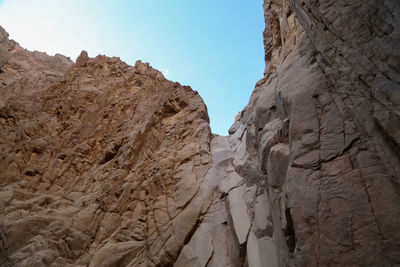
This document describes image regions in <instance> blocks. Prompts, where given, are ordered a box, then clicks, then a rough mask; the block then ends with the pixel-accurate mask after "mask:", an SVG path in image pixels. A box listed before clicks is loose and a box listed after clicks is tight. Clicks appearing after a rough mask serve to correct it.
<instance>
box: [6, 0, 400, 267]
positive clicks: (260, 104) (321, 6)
mask: <svg viewBox="0 0 400 267" xmlns="http://www.w3.org/2000/svg"><path fill="white" fill-rule="evenodd" d="M263 7H264V13H265V22H266V28H265V31H264V45H265V59H266V69H265V76H264V78H263V79H261V80H260V81H259V82H258V83H257V84H256V87H255V89H254V91H253V94H252V96H251V98H250V100H249V104H248V105H247V106H246V107H245V108H244V110H243V111H242V112H240V113H239V114H238V116H237V118H236V119H235V123H234V124H233V126H232V127H231V129H230V130H229V132H230V136H225V137H223V136H216V135H211V133H210V129H209V121H208V115H207V110H206V107H205V105H204V103H203V101H202V100H201V98H200V96H199V95H198V94H197V92H195V91H192V90H191V89H190V88H189V87H186V86H181V85H180V84H178V83H173V82H170V81H167V80H166V79H165V78H164V77H163V75H162V74H161V73H160V72H159V71H157V70H154V69H153V68H151V67H150V66H149V65H148V64H144V63H141V62H140V61H138V62H137V63H136V65H135V66H133V67H132V66H129V65H127V64H125V63H124V62H122V61H120V60H119V59H118V58H108V57H105V56H97V57H96V58H88V55H87V53H86V52H82V54H81V55H80V56H79V57H78V59H77V60H76V63H73V62H72V61H71V60H69V59H68V58H66V57H64V56H61V55H56V56H55V57H50V56H48V55H46V54H43V53H39V52H29V51H26V50H24V49H22V48H20V47H19V45H18V44H17V43H15V42H14V41H11V40H9V39H8V38H7V37H8V35H7V33H6V32H5V31H4V30H3V29H2V28H1V27H0V70H1V71H0V93H1V94H2V98H1V99H0V214H1V215H0V265H2V266H171V265H174V266H177V267H179V266H209V267H210V266H250V267H258V266H271V267H272V266H381V265H385V266H386V265H388V266H392V265H395V264H399V263H400V228H399V222H400V209H399V207H400V156H399V155H400V109H399V105H400V79H399V77H400V66H399V64H400V50H399V49H398V47H400V41H399V40H400V28H399V25H400V4H399V2H398V1H396V0H385V1H372V0H362V1H361V0H353V1H350V0H338V1H328V0H319V1H318V0H317V1H315V0H313V1H311V0H310V1H308V0H264V5H263Z"/></svg>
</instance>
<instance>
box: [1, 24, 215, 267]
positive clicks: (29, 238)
mask: <svg viewBox="0 0 400 267" xmlns="http://www.w3.org/2000/svg"><path fill="white" fill-rule="evenodd" d="M1 36H2V41H1V43H0V51H1V57H2V58H1V60H2V62H3V63H2V66H1V74H0V83H1V86H0V88H1V89H0V90H1V92H2V99H1V100H0V159H1V160H0V186H1V187H0V188H1V189H0V214H1V216H0V237H1V239H0V265H1V266H50V265H51V266H168V265H172V263H173V262H174V261H175V259H176V258H177V256H178V253H179V252H180V250H181V248H182V246H183V245H184V243H185V242H187V241H186V240H187V239H189V238H190V237H191V235H192V234H193V231H194V229H195V227H196V225H197V224H198V223H199V221H200V220H201V218H202V215H203V214H204V213H205V211H206V210H207V209H208V206H209V205H210V195H211V194H212V192H213V191H212V190H213V187H212V186H210V185H208V184H207V183H206V182H208V181H206V175H205V174H206V173H207V171H208V169H209V168H210V162H211V152H210V138H211V133H210V128H209V118H208V115H207V109H206V106H205V105H204V103H203V101H202V99H201V98H200V96H199V95H198V93H197V92H195V91H193V90H192V89H191V88H190V87H187V86H181V85H180V84H178V83H174V82H170V81H167V80H166V79H165V78H164V77H163V75H162V74H161V72H159V71H157V70H154V69H153V68H151V67H150V66H149V65H148V64H144V63H141V62H140V61H138V62H137V63H136V65H135V66H133V67H132V66H129V65H127V64H125V63H124V62H122V61H121V60H119V59H118V58H108V57H105V56H97V57H96V58H88V56H87V53H86V52H82V54H81V55H80V56H79V58H78V59H77V61H76V63H75V64H73V62H72V61H71V60H69V59H68V58H66V57H63V56H60V55H57V56H55V57H50V56H47V55H45V54H42V53H38V52H29V51H27V50H24V49H22V48H20V47H19V46H18V44H17V43H15V42H13V41H10V40H8V39H7V33H6V32H5V31H4V30H3V29H1Z"/></svg>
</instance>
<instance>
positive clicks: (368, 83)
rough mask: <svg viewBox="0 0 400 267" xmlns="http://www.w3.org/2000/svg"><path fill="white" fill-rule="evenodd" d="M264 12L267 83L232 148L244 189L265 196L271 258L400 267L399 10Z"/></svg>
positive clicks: (328, 7) (332, 5) (368, 6)
mask: <svg viewBox="0 0 400 267" xmlns="http://www.w3.org/2000/svg"><path fill="white" fill-rule="evenodd" d="M264 11H265V21H266V30H265V32H264V43H265V58H266V70H265V77H264V78H263V79H262V80H260V81H259V82H258V83H257V85H256V88H255V90H254V92H253V94H252V96H251V99H250V101H249V104H248V105H247V107H246V108H245V109H244V110H243V111H242V112H241V114H240V116H239V118H238V119H237V120H236V122H235V123H234V125H233V126H232V127H231V129H230V134H231V136H230V144H231V147H232V151H233V154H234V159H233V163H234V166H235V169H236V171H237V172H238V173H239V174H240V175H241V176H242V177H244V180H245V181H246V182H247V184H248V185H247V186H248V188H250V186H251V185H252V184H255V185H262V184H263V183H265V185H266V188H265V190H266V191H267V199H268V206H267V207H266V210H267V218H268V220H267V222H266V223H267V225H269V226H270V227H267V231H266V233H267V236H268V237H270V238H272V240H273V244H272V246H270V249H269V251H271V249H272V250H275V249H276V251H277V255H278V262H279V265H280V266H330V265H335V266H336V265H337V266H349V265H357V266H361V265H362V266H371V265H373V266H377V265H388V266H390V265H393V264H396V263H399V262H400V235H399V234H400V231H399V230H400V228H399V222H400V209H399V207H400V190H399V188H400V187H399V181H400V170H399V168H400V156H399V155H400V144H399V142H400V139H399V134H400V109H399V104H400V80H399V77H400V68H399V63H400V60H399V56H400V50H399V49H398V47H400V41H399V40H400V31H399V30H400V28H399V25H400V5H399V2H398V1H395V0H389V1H383V2H382V1H345V0H339V1H327V0H326V1H322V0H320V1H307V0H304V1H303V0H290V1H286V0H278V1H276V0H265V1H264ZM253 209H254V208H251V207H250V211H251V210H253ZM253 226H254V222H253ZM255 240H258V241H260V240H261V239H260V238H256V239H255V238H254V236H252V235H249V236H248V237H247V241H246V242H247V243H248V247H249V246H250V244H254V243H255ZM264 251H268V248H267V247H265V249H264ZM249 263H250V260H249ZM264 264H266V263H265V262H264ZM250 265H251V264H250ZM254 266H260V265H254Z"/></svg>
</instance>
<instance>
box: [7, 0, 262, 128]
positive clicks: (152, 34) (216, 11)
mask: <svg viewBox="0 0 400 267" xmlns="http://www.w3.org/2000/svg"><path fill="white" fill-rule="evenodd" d="M0 25H2V26H3V27H4V28H5V29H6V31H7V32H8V33H9V34H10V37H11V38H12V39H14V40H16V41H17V42H18V43H19V44H20V45H21V46H22V47H25V48H27V49H29V50H38V51H43V52H47V53H48V54H50V55H54V54H55V53H60V54H63V55H66V56H69V57H70V58H71V59H73V60H75V59H76V57H77V56H78V55H79V53H80V52H81V51H82V50H86V51H88V53H89V56H90V57H95V56H96V55H98V54H105V55H107V56H117V57H120V58H121V59H122V60H124V61H125V62H127V63H128V64H130V65H133V64H134V63H135V62H136V60H138V59H140V60H142V61H145V62H150V64H151V65H152V66H153V67H154V68H156V69H159V70H161V71H162V72H163V73H164V75H165V76H166V78H167V79H170V80H173V81H178V82H180V83H181V84H184V85H190V86H191V87H192V88H193V89H194V90H197V91H198V92H199V93H200V95H201V96H202V98H203V99H204V102H205V103H206V105H207V108H208V113H209V116H210V121H211V129H212V131H213V132H214V133H218V134H222V135H227V131H228V129H229V127H230V126H231V125H232V123H233V120H234V117H235V115H236V114H237V113H238V112H239V111H241V110H242V109H243V107H244V106H245V105H246V104H247V102H248V100H249V97H250V94H251V92H252V90H253V88H254V85H255V83H256V82H257V81H258V80H259V79H260V78H262V76H263V71H264V51H263V39H262V31H263V29H264V19H263V11H262V1H261V0H130V1H129V0H114V1H111V0H108V1H107V0H0Z"/></svg>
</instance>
